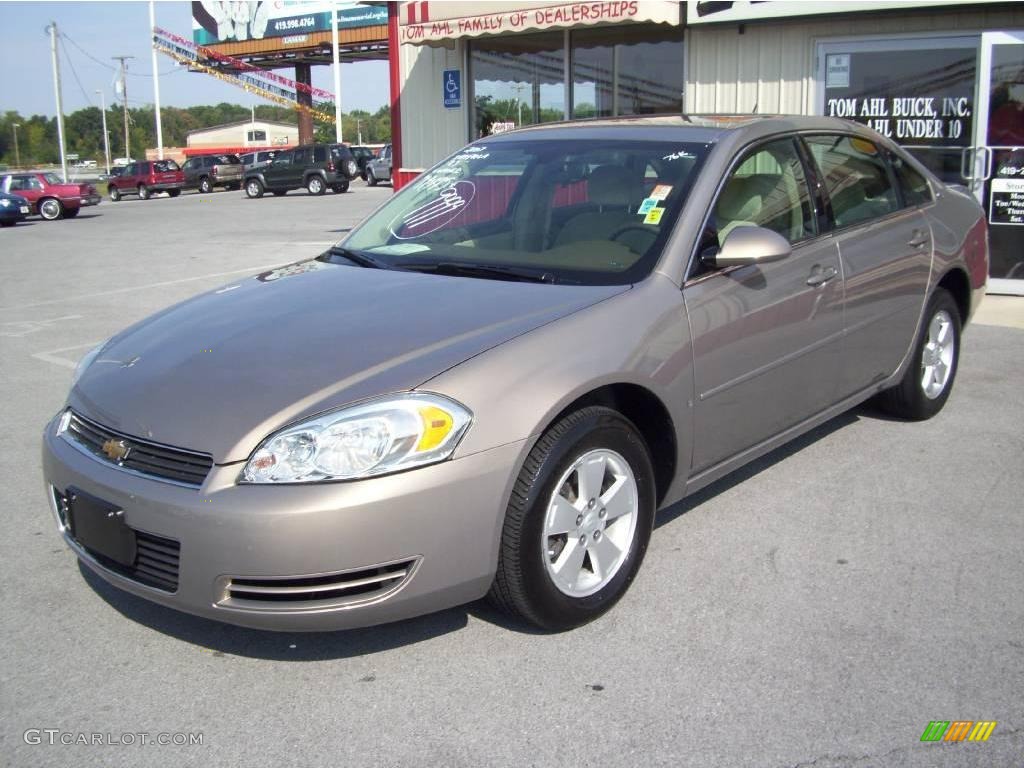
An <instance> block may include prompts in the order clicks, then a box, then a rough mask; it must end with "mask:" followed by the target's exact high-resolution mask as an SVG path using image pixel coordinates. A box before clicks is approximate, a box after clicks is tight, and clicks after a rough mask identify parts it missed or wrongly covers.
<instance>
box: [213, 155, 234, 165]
mask: <svg viewBox="0 0 1024 768" xmlns="http://www.w3.org/2000/svg"><path fill="white" fill-rule="evenodd" d="M213 162H214V163H216V164H217V165H238V163H239V160H238V156H237V155H214V157H213Z"/></svg>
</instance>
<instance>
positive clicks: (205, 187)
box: [199, 176, 213, 195]
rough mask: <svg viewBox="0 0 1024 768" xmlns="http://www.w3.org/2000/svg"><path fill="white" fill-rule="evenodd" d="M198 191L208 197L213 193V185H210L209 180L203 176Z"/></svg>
mask: <svg viewBox="0 0 1024 768" xmlns="http://www.w3.org/2000/svg"><path fill="white" fill-rule="evenodd" d="M199 191H200V192H202V193H203V194H204V195H208V194H210V193H211V192H213V184H211V183H210V180H209V179H208V178H207V177H206V176H203V177H202V178H201V179H200V180H199Z"/></svg>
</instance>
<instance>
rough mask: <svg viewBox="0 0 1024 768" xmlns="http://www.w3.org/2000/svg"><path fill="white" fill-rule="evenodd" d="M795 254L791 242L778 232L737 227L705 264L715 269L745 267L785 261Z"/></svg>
mask: <svg viewBox="0 0 1024 768" xmlns="http://www.w3.org/2000/svg"><path fill="white" fill-rule="evenodd" d="M792 252H793V248H792V246H791V245H790V244H789V241H788V240H787V239H786V238H784V237H783V236H782V235H780V234H779V233H778V232H773V231H772V230H770V229H765V228H764V227H742V226H741V227H736V228H735V229H734V230H733V231H732V232H730V233H729V234H728V235H727V236H726V238H725V242H724V243H722V247H721V249H719V250H718V252H717V253H712V254H709V255H708V256H706V257H705V258H704V261H705V262H708V263H710V264H713V265H714V266H715V267H718V268H723V267H745V266H748V265H750V264H767V263H768V262H771V261H779V260H780V259H784V258H786V257H787V256H789V254H791V253H792Z"/></svg>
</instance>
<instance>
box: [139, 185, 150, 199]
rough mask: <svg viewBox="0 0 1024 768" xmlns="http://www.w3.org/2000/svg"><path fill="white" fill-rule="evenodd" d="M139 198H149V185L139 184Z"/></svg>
mask: <svg viewBox="0 0 1024 768" xmlns="http://www.w3.org/2000/svg"><path fill="white" fill-rule="evenodd" d="M139 199H140V200H149V187H147V186H146V185H145V184H139Z"/></svg>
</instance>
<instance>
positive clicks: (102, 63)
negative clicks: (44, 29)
mask: <svg viewBox="0 0 1024 768" xmlns="http://www.w3.org/2000/svg"><path fill="white" fill-rule="evenodd" d="M59 34H60V36H61V37H63V38H64V39H65V40H67V41H68V42H69V43H71V44H72V45H73V46H75V48H77V49H78V51H79V52H80V53H81V54H82V55H83V56H85V57H86V58H87V59H89V60H91V61H93V62H95V63H96V64H99V65H100V66H101V67H106V68H107V69H109V70H110V71H111V72H117V71H118V68H117V67H113V66H111V65H110V64H107V63H106V62H105V61H101V60H100V59H97V58H96V57H95V56H93V55H92V54H91V53H89V52H88V51H87V50H85V49H84V48H83V47H82V46H80V45H79V44H78V43H76V42H75V41H74V40H72V39H71V38H70V37H68V35H67V34H66V33H64V32H60V33H59ZM181 71H182V70H181V67H174V68H173V69H169V70H167V71H166V72H157V76H158V77H165V76H166V75H173V74H174V73H175V72H181ZM126 74H128V75H131V76H132V77H152V76H153V73H152V72H149V73H147V72H127V73H126Z"/></svg>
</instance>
